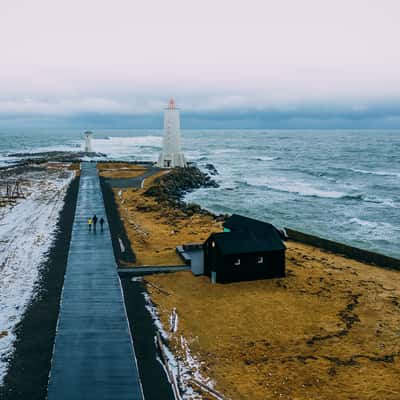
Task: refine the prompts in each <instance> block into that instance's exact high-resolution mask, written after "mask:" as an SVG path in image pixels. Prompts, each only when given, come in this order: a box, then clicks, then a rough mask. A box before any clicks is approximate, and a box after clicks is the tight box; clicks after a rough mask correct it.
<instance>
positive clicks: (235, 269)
mask: <svg viewBox="0 0 400 400" xmlns="http://www.w3.org/2000/svg"><path fill="white" fill-rule="evenodd" d="M203 250H204V274H205V275H208V276H210V277H212V279H213V280H215V281H216V282H219V283H228V282H238V281H248V280H255V279H267V278H281V277H284V276H285V250H286V247H285V245H284V243H283V242H282V239H281V236H280V233H279V231H278V230H277V229H276V228H275V227H274V226H273V225H271V224H268V223H264V222H261V221H257V220H254V219H251V218H247V217H242V216H240V215H235V214H234V215H232V217H230V218H229V219H228V220H227V221H226V222H225V223H224V232H220V233H213V234H212V235H211V236H210V237H209V238H208V239H207V241H206V242H205V243H204V246H203Z"/></svg>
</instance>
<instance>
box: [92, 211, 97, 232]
mask: <svg viewBox="0 0 400 400" xmlns="http://www.w3.org/2000/svg"><path fill="white" fill-rule="evenodd" d="M92 220H93V229H94V230H96V224H97V216H96V214H94V216H93V218H92Z"/></svg>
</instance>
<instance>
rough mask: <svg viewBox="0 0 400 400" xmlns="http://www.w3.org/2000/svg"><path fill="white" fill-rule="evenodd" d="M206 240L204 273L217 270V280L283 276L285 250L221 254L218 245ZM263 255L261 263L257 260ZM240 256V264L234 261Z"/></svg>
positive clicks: (222, 281) (247, 279)
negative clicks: (214, 245) (215, 245)
mask: <svg viewBox="0 0 400 400" xmlns="http://www.w3.org/2000/svg"><path fill="white" fill-rule="evenodd" d="M209 243H210V241H209V240H208V241H207V242H206V243H205V245H204V275H207V276H211V271H212V270H216V271H217V282H218V283H228V282H240V281H251V280H257V279H268V278H282V277H284V276H285V251H284V250H281V251H271V252H264V253H251V254H237V255H229V256H223V255H222V254H221V253H220V251H219V249H218V247H214V248H212V247H211V246H210V245H209ZM258 257H263V263H262V264H259V263H258V262H257V260H258ZM238 258H240V265H237V266H235V265H234V264H235V261H237V259H238Z"/></svg>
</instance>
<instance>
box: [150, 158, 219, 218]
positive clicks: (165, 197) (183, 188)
mask: <svg viewBox="0 0 400 400" xmlns="http://www.w3.org/2000/svg"><path fill="white" fill-rule="evenodd" d="M210 187H214V188H217V187H219V185H218V183H217V182H215V181H214V180H213V179H212V178H211V177H210V176H209V175H207V174H206V173H204V172H202V171H200V169H199V168H197V167H193V166H191V167H188V168H174V169H173V170H171V172H170V173H168V174H166V175H163V176H161V177H159V178H157V179H155V181H154V185H153V186H151V187H150V188H149V189H147V190H146V191H145V193H144V195H145V196H150V197H153V198H155V199H156V200H157V201H158V202H159V203H164V204H167V205H168V206H170V207H174V208H179V209H180V210H182V211H183V212H185V213H186V214H187V215H193V214H194V213H196V212H198V213H203V214H210V213H209V212H208V211H206V210H203V209H202V208H201V207H200V206H199V205H197V204H186V203H185V202H183V201H182V198H183V196H184V195H185V194H186V193H188V192H190V191H192V190H195V189H199V188H210Z"/></svg>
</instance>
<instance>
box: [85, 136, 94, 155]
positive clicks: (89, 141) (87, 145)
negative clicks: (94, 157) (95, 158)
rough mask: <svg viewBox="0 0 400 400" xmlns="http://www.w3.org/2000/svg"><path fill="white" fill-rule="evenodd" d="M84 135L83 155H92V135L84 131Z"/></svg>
mask: <svg viewBox="0 0 400 400" xmlns="http://www.w3.org/2000/svg"><path fill="white" fill-rule="evenodd" d="M84 135H85V153H92V152H93V148H92V138H93V133H92V132H90V131H86V132H85V133H84Z"/></svg>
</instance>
